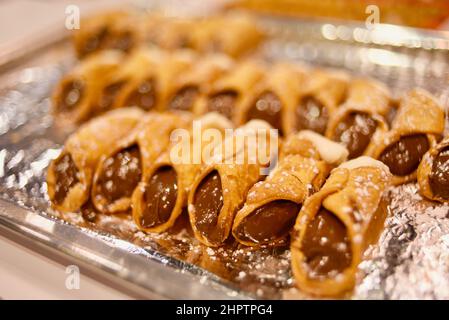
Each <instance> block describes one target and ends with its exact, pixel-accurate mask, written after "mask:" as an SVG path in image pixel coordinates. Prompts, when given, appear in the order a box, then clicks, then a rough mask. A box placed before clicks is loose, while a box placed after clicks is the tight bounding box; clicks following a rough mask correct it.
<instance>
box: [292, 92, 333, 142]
mask: <svg viewBox="0 0 449 320" xmlns="http://www.w3.org/2000/svg"><path fill="white" fill-rule="evenodd" d="M295 111H296V112H295V115H296V129H297V130H298V131H300V130H312V131H315V132H317V133H319V134H324V132H325V131H326V127H327V122H328V120H329V113H328V110H327V108H326V107H325V106H324V105H323V104H322V103H321V102H320V101H318V100H317V99H315V98H314V97H313V96H306V97H304V98H302V99H301V101H300V103H299V105H298V106H297V107H296V110H295Z"/></svg>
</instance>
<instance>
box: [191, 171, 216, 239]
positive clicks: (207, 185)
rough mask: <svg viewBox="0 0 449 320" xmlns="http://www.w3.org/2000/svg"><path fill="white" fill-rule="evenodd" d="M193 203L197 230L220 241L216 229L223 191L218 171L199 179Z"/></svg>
mask: <svg viewBox="0 0 449 320" xmlns="http://www.w3.org/2000/svg"><path fill="white" fill-rule="evenodd" d="M193 205H194V207H195V214H196V219H195V220H196V221H195V226H196V228H197V229H198V231H199V232H201V234H203V235H204V236H206V237H207V238H208V239H209V240H211V241H214V240H215V241H218V242H219V241H221V239H220V238H219V234H217V229H216V227H217V222H218V215H219V214H220V211H221V208H222V207H223V191H222V186H221V178H220V175H219V174H218V171H216V170H214V171H212V172H211V173H209V174H208V175H207V176H206V177H205V178H204V179H203V180H202V181H201V183H200V184H199V186H198V188H197V189H196V192H195V195H194V200H193Z"/></svg>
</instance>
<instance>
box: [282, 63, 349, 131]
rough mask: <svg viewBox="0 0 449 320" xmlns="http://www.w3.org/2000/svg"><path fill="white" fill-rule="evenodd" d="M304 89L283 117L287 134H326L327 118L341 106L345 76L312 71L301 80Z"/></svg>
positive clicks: (344, 89)
mask: <svg viewBox="0 0 449 320" xmlns="http://www.w3.org/2000/svg"><path fill="white" fill-rule="evenodd" d="M303 82H304V83H303V85H304V88H301V94H300V96H299V97H298V98H297V100H296V101H295V103H294V107H293V108H292V110H291V111H290V112H289V114H288V115H286V117H287V118H288V121H289V125H290V126H291V129H290V130H289V131H290V132H293V131H300V130H312V131H315V132H317V133H319V134H323V135H324V134H325V133H326V129H327V125H328V122H329V118H330V117H331V115H333V114H334V113H335V111H336V110H337V107H338V106H339V105H340V104H342V103H343V101H344V99H345V97H346V90H347V87H348V82H349V80H348V76H347V75H346V74H345V73H342V72H337V71H330V70H329V71H328V70H321V69H317V70H313V71H311V72H310V73H309V74H308V75H307V77H306V79H305V80H304V81H303Z"/></svg>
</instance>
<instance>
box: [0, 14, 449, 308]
mask: <svg viewBox="0 0 449 320" xmlns="http://www.w3.org/2000/svg"><path fill="white" fill-rule="evenodd" d="M276 25H279V26H280V27H278V29H277V31H276V30H275V29H276ZM267 28H268V29H267V30H268V31H269V32H271V33H272V35H273V34H277V35H278V37H277V38H276V39H274V40H272V41H270V42H268V43H267V45H266V46H265V47H264V48H263V51H262V54H263V55H264V56H266V57H268V58H288V59H300V60H305V61H308V62H313V63H316V64H319V65H325V66H333V67H343V68H345V69H348V70H350V71H352V72H354V73H356V74H363V75H370V76H374V77H376V78H378V79H380V80H382V81H385V82H387V83H388V84H389V85H390V86H391V88H392V89H393V90H394V91H395V93H396V94H400V93H401V92H402V91H403V90H405V89H407V88H411V87H413V86H415V85H421V86H423V87H425V88H427V89H428V90H430V91H431V92H433V93H434V94H436V95H438V97H439V98H440V99H442V100H443V101H444V103H446V100H445V97H446V98H447V96H448V95H447V91H445V90H447V88H449V86H448V85H447V82H448V77H447V75H448V73H447V63H448V62H447V60H445V59H446V58H444V57H445V56H444V55H441V54H440V53H439V52H436V53H431V52H429V51H423V50H421V49H414V50H412V49H410V50H408V49H407V50H402V49H398V50H399V51H401V50H402V51H401V52H399V53H398V52H397V51H398V50H393V49H392V48H388V50H386V49H379V48H377V49H375V50H384V51H382V52H377V51H376V52H374V54H378V56H376V55H374V56H373V52H371V51H369V50H371V49H370V47H368V46H367V45H349V44H347V43H338V42H337V43H335V42H332V41H329V39H327V40H326V39H324V40H323V39H321V40H317V39H315V40H313V38H307V39H301V38H298V37H296V38H297V39H296V40H292V33H291V32H290V33H288V32H286V30H288V28H286V26H284V25H282V24H279V22H276V23H274V24H273V23H272V24H271V25H270V24H267ZM294 28H295V30H298V29H300V28H297V27H296V25H295V26H294ZM280 30H282V32H284V34H280V32H281V31H280ZM318 30H320V29H318ZM298 39H299V40H298ZM49 50H51V49H49ZM66 53H67V52H66ZM386 53H389V54H390V56H388V55H387V56H384V57H386V58H385V59H384V60H379V57H382V54H386ZM398 54H400V55H401V56H397V55H398ZM445 54H447V53H445ZM376 57H377V58H376ZM442 57H443V58H442ZM446 57H447V56H446ZM376 59H377V60H376ZM359 62H360V63H359ZM406 62H407V63H406ZM70 63H71V61H70V59H68V58H67V56H66V54H61V55H60V56H59V60H58V59H56V60H55V59H51V61H47V62H46V63H44V64H42V65H41V64H38V66H34V67H29V68H25V69H23V68H19V69H18V71H17V72H15V73H13V74H12V75H10V76H9V77H8V78H7V81H6V80H5V79H4V78H3V79H2V81H3V82H2V83H0V85H2V87H3V89H0V196H1V197H2V198H3V199H6V200H8V201H12V202H13V203H15V204H16V205H18V206H22V207H25V208H27V209H31V210H33V211H35V212H36V214H41V215H44V216H48V215H52V216H56V217H57V218H58V219H61V223H62V220H64V221H67V222H69V223H71V224H73V225H76V226H78V227H79V230H80V232H89V233H92V234H93V236H95V237H97V238H98V239H101V240H103V241H108V242H110V243H115V242H116V239H121V240H124V241H126V242H129V243H132V244H135V245H137V246H139V247H141V248H144V249H145V248H146V249H151V250H157V252H159V253H160V257H158V259H159V261H160V262H161V263H167V261H168V260H171V261H176V260H178V259H179V260H182V261H185V262H187V263H188V264H193V265H197V266H199V267H201V268H204V269H206V270H208V271H210V272H212V273H214V274H216V275H218V276H219V277H221V278H222V279H223V281H224V282H226V283H231V284H232V285H233V286H234V287H236V288H238V289H239V290H240V291H241V292H242V293H243V294H244V295H246V296H248V297H256V298H309V297H307V296H305V295H304V294H302V293H301V292H299V291H298V290H297V289H295V285H294V282H295V281H294V279H293V277H292V274H291V269H290V252H289V250H288V248H271V249H268V248H267V249H257V250H256V249H252V248H246V247H243V246H239V245H237V244H235V243H231V242H230V243H228V244H226V246H224V247H223V248H219V249H216V248H207V247H205V246H203V245H201V244H199V243H198V242H197V241H196V240H195V239H194V237H193V235H192V231H191V230H190V227H189V225H188V221H187V219H186V217H181V219H179V221H178V223H177V224H176V225H175V226H174V228H173V229H172V230H170V232H167V233H164V234H160V235H145V234H143V233H142V232H140V231H138V230H137V229H136V228H135V226H134V224H133V223H132V220H131V218H130V216H129V215H117V216H106V215H99V216H98V217H97V221H96V223H94V224H93V223H90V222H86V221H84V220H83V219H82V218H81V217H80V215H79V214H78V213H73V214H66V215H61V214H59V213H57V212H53V211H52V210H51V209H50V208H49V203H48V198H47V195H46V184H45V173H46V168H47V166H48V163H49V162H50V161H51V159H53V158H55V157H56V156H57V155H58V153H59V152H60V150H61V147H62V144H63V142H64V140H65V138H66V137H67V135H68V134H69V133H70V132H72V131H73V130H74V129H75V128H70V127H65V126H64V127H62V126H60V125H59V124H58V123H55V122H54V119H53V117H52V116H51V115H50V113H49V109H50V101H49V96H50V93H51V90H52V87H53V86H54V84H55V83H56V81H58V79H59V78H60V77H61V75H62V73H63V72H64V70H66V69H67V65H70ZM394 63H396V64H394ZM441 73H442V74H441ZM443 76H444V77H443ZM389 195H390V199H391V204H390V207H389V209H390V215H389V217H388V218H387V220H386V223H385V230H384V232H383V234H382V235H381V238H380V240H379V243H378V244H377V245H375V246H372V247H370V248H369V249H368V250H367V252H366V254H365V255H366V259H365V260H364V261H363V262H362V263H361V265H360V267H359V272H358V284H357V286H356V288H355V290H354V292H353V293H352V294H351V295H350V296H349V297H348V298H361V299H412V298H413V299H414V298H420V299H421V298H422V299H449V206H448V205H439V204H435V203H431V202H428V201H426V200H423V199H422V198H421V196H420V195H419V194H418V193H417V187H416V185H415V184H408V185H404V186H401V187H395V188H392V189H391V190H390V191H389ZM114 241H115V242H114ZM134 248H136V247H134ZM133 250H134V251H133ZM129 254H139V253H138V252H136V250H135V249H130V250H129ZM180 271H181V272H191V271H190V269H188V268H184V269H182V270H180ZM208 277H209V276H207V275H205V276H203V277H202V278H201V281H203V282H204V283H206V284H207V283H208V281H210V279H209V278H208Z"/></svg>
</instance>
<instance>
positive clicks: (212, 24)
mask: <svg viewBox="0 0 449 320" xmlns="http://www.w3.org/2000/svg"><path fill="white" fill-rule="evenodd" d="M263 37H264V35H263V32H262V31H261V30H260V28H259V27H258V26H257V23H256V21H255V20H254V19H253V18H251V17H249V16H248V15H226V16H216V17H208V18H206V19H203V20H201V21H198V22H197V23H196V25H195V27H194V28H193V30H192V34H191V35H190V42H191V46H192V47H193V48H194V49H195V50H198V51H200V52H204V53H205V52H208V53H210V52H221V53H225V54H227V55H229V56H232V57H239V56H242V55H243V54H245V53H248V52H249V51H251V50H254V49H255V48H256V47H257V46H258V45H259V44H260V43H261V41H262V39H263Z"/></svg>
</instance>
